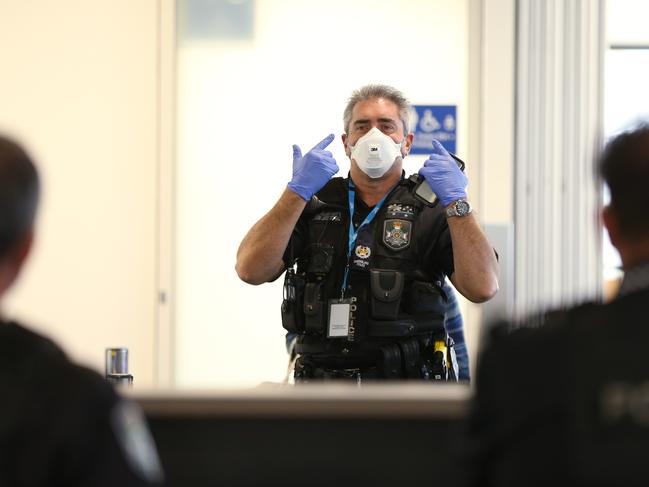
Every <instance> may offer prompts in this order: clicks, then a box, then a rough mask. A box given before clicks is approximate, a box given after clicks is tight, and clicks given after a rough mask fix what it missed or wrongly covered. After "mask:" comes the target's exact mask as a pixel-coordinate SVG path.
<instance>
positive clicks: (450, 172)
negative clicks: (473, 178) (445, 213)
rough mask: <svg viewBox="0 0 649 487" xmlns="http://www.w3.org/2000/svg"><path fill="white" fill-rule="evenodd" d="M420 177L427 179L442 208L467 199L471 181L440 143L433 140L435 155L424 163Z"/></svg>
mask: <svg viewBox="0 0 649 487" xmlns="http://www.w3.org/2000/svg"><path fill="white" fill-rule="evenodd" d="M419 175H420V176H422V177H423V178H424V179H426V182H427V183H428V185H429V186H430V189H432V190H433V193H435V194H436V195H437V198H438V199H439V201H440V203H441V204H442V206H444V207H447V206H448V205H450V204H451V203H453V202H454V201H456V200H459V199H466V185H467V184H468V182H469V180H468V179H467V177H466V175H465V174H464V173H463V172H462V170H461V169H460V168H459V167H458V165H457V164H456V163H455V160H454V159H453V157H451V154H449V153H448V152H447V150H446V149H444V146H443V145H442V144H440V143H439V141H437V140H433V153H432V154H431V155H430V156H429V157H428V159H426V162H424V165H423V167H422V168H421V169H420V170H419Z"/></svg>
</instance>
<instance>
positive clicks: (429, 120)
mask: <svg viewBox="0 0 649 487" xmlns="http://www.w3.org/2000/svg"><path fill="white" fill-rule="evenodd" d="M440 127H441V125H440V123H439V122H438V121H437V119H436V118H435V116H434V115H433V111H432V110H424V114H423V116H422V117H421V119H420V120H419V128H420V129H421V130H422V131H423V132H434V131H435V130H439V128H440Z"/></svg>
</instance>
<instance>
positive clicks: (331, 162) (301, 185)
mask: <svg viewBox="0 0 649 487" xmlns="http://www.w3.org/2000/svg"><path fill="white" fill-rule="evenodd" d="M334 137H335V136H334V134H330V135H327V136H326V137H325V138H324V139H322V140H321V141H320V142H318V143H317V144H316V145H315V147H314V148H313V149H311V150H310V151H309V152H307V153H306V154H305V155H304V156H303V155H302V151H301V150H300V148H299V147H298V146H297V145H294V146H293V179H292V180H291V182H290V183H288V188H289V189H290V190H291V191H293V192H295V193H297V194H299V195H300V196H301V197H302V198H303V199H304V200H305V201H309V200H310V199H311V196H313V195H314V194H315V193H317V192H318V191H320V189H321V188H322V187H323V186H324V185H325V184H327V181H329V180H330V179H331V177H332V176H333V175H334V174H336V173H337V172H338V164H336V159H334V156H333V155H332V154H331V152H329V151H328V150H325V149H326V148H327V146H328V145H329V144H331V142H332V141H333V140H334Z"/></svg>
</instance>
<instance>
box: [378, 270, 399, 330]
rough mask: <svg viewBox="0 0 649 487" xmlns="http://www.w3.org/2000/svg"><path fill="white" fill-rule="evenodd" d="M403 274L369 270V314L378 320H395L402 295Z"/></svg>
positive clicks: (391, 271)
mask: <svg viewBox="0 0 649 487" xmlns="http://www.w3.org/2000/svg"><path fill="white" fill-rule="evenodd" d="M403 284H404V276H403V272H399V271H393V270H385V269H370V289H371V291H372V298H371V314H372V318H375V319H378V320H395V319H396V318H397V316H398V314H399V305H400V303H401V294H402V293H403Z"/></svg>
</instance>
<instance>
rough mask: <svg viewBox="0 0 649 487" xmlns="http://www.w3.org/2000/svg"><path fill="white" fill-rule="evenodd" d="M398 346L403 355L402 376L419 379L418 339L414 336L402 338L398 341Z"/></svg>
mask: <svg viewBox="0 0 649 487" xmlns="http://www.w3.org/2000/svg"><path fill="white" fill-rule="evenodd" d="M399 348H400V349H401V355H402V357H403V372H404V376H405V377H406V378H408V379H419V378H420V377H421V370H420V361H421V357H420V353H419V340H417V339H416V338H411V339H409V340H402V341H400V342H399Z"/></svg>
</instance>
